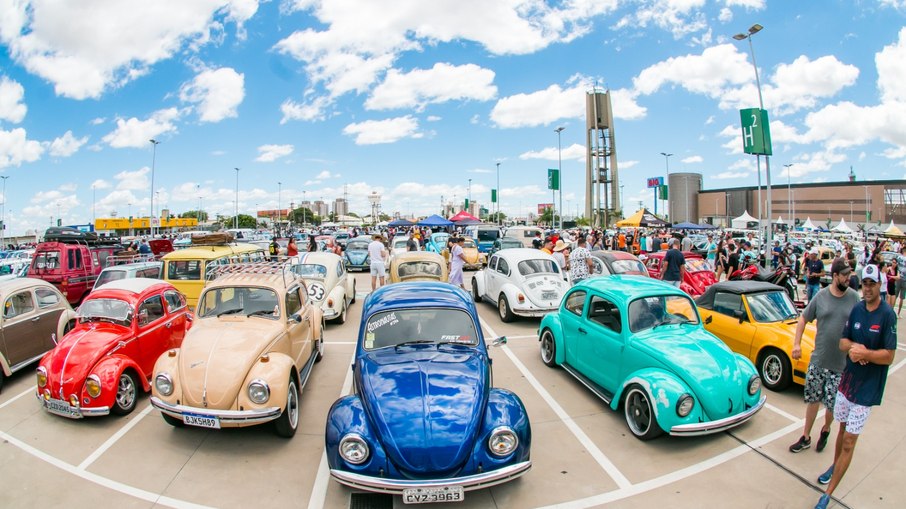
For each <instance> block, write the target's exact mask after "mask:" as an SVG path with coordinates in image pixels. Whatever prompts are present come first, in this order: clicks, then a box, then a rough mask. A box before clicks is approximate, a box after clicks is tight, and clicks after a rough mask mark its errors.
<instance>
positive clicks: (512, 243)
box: [500, 238, 522, 249]
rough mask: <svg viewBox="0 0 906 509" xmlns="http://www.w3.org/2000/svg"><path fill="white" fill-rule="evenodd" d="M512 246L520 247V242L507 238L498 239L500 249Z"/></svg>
mask: <svg viewBox="0 0 906 509" xmlns="http://www.w3.org/2000/svg"><path fill="white" fill-rule="evenodd" d="M514 247H522V242H520V241H518V240H514V239H507V238H503V239H500V249H509V248H514Z"/></svg>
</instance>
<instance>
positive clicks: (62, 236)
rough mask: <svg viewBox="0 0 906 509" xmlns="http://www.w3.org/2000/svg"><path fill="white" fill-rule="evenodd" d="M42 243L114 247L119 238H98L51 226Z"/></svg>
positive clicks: (75, 230) (71, 229)
mask: <svg viewBox="0 0 906 509" xmlns="http://www.w3.org/2000/svg"><path fill="white" fill-rule="evenodd" d="M44 242H62V243H64V244H87V245H90V246H99V245H116V244H119V243H120V238H119V237H98V235H97V233H94V232H84V231H82V230H78V229H76V228H69V227H67V226H51V227H50V228H48V229H47V231H45V232H44Z"/></svg>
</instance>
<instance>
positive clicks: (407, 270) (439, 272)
mask: <svg viewBox="0 0 906 509" xmlns="http://www.w3.org/2000/svg"><path fill="white" fill-rule="evenodd" d="M397 272H399V276H400V279H408V278H412V277H425V276H427V277H434V278H437V279H440V278H441V277H442V276H443V273H444V272H443V269H442V268H441V266H440V264H438V263H435V262H432V261H426V260H419V261H415V262H404V263H401V264H400V265H399V268H398V269H397Z"/></svg>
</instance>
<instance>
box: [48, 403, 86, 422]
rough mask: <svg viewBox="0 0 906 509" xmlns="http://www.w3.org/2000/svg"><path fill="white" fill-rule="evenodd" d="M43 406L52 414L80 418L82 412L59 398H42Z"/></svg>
mask: <svg viewBox="0 0 906 509" xmlns="http://www.w3.org/2000/svg"><path fill="white" fill-rule="evenodd" d="M44 408H46V409H47V411H48V412H50V413H52V414H57V415H62V416H63V417H71V418H74V419H81V418H82V414H81V413H79V411H78V409H76V408H75V407H73V406H72V405H70V404H69V403H68V402H66V401H61V400H59V399H50V400H44Z"/></svg>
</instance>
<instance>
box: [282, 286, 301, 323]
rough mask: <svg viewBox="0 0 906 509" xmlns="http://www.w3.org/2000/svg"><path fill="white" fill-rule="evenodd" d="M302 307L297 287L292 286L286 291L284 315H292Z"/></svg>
mask: <svg viewBox="0 0 906 509" xmlns="http://www.w3.org/2000/svg"><path fill="white" fill-rule="evenodd" d="M301 309H302V299H301V298H299V287H298V286H294V287H292V288H290V289H289V290H287V292H286V316H292V315H294V314H296V313H298V312H299V310H301Z"/></svg>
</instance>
